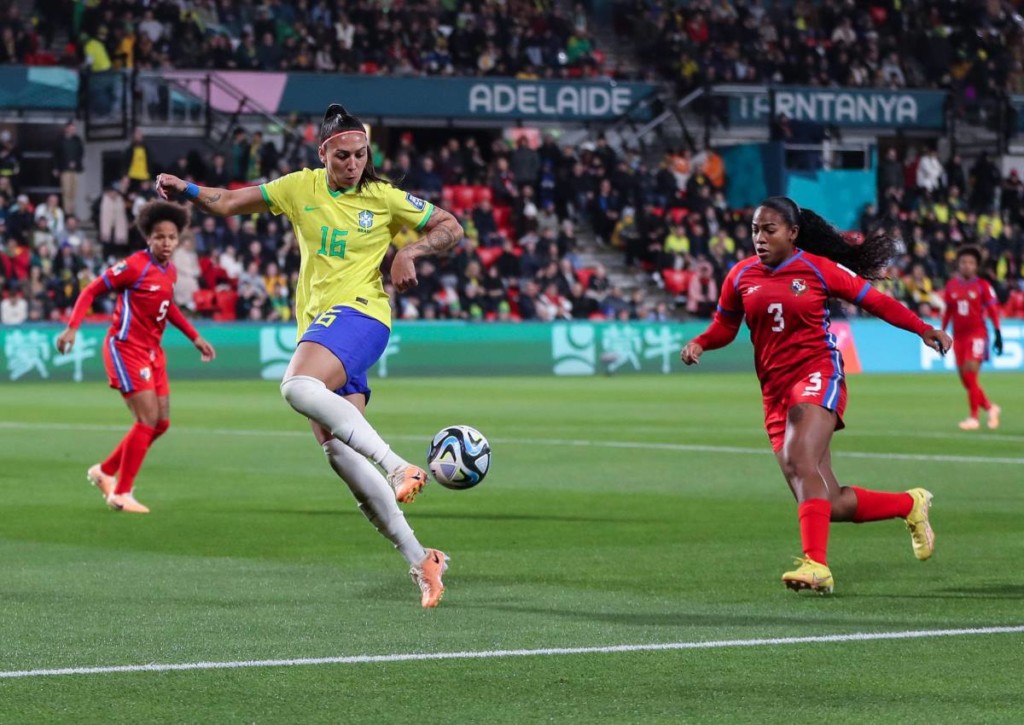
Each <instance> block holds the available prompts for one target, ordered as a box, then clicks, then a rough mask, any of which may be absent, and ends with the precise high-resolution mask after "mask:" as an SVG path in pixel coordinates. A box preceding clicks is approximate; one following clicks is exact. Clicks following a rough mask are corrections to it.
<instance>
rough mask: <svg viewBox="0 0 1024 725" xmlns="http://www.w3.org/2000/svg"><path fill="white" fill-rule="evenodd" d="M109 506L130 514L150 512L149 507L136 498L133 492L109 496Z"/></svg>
mask: <svg viewBox="0 0 1024 725" xmlns="http://www.w3.org/2000/svg"><path fill="white" fill-rule="evenodd" d="M107 506H109V507H110V508H112V509H114V510H115V511H124V512H125V513H129V514H148V513H149V509H148V508H146V507H145V506H143V505H142V504H141V503H139V502H138V501H136V500H135V497H134V496H132V495H131V493H114V494H111V495H110V496H107Z"/></svg>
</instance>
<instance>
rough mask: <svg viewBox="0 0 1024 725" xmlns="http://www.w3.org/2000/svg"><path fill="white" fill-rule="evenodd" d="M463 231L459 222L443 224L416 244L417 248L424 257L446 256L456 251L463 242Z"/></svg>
mask: <svg viewBox="0 0 1024 725" xmlns="http://www.w3.org/2000/svg"><path fill="white" fill-rule="evenodd" d="M453 221H454V220H453ZM461 231H462V229H461V227H460V226H459V224H458V222H455V223H454V224H449V223H447V222H442V223H441V224H438V225H437V226H436V227H434V228H433V229H431V230H430V231H429V232H427V233H426V234H425V235H423V237H421V238H420V240H419V241H418V242H416V244H415V247H416V249H417V250H418V251H420V252H421V253H422V254H424V255H434V254H445V253H447V252H450V251H451V250H452V249H454V248H455V247H456V246H457V245H458V243H459V242H460V241H461V240H462V235H461Z"/></svg>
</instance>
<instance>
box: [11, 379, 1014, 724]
mask: <svg viewBox="0 0 1024 725" xmlns="http://www.w3.org/2000/svg"><path fill="white" fill-rule="evenodd" d="M982 383H983V384H984V385H985V387H986V389H987V391H988V393H989V396H990V397H991V398H992V399H993V400H995V401H997V402H998V403H1000V405H1002V407H1003V410H1004V415H1003V417H1004V423H1003V427H1002V428H1001V429H1000V430H999V431H998V433H992V432H989V431H985V430H982V431H980V432H975V433H963V432H961V431H959V430H958V429H957V428H956V421H957V420H959V419H960V418H962V417H963V415H964V408H965V402H964V398H965V396H964V394H963V391H962V389H961V388H960V386H959V384H958V383H957V382H956V380H955V378H953V377H951V376H920V377H909V376H891V377H886V376H867V377H860V376H858V377H854V378H852V379H851V380H850V383H849V385H850V396H851V404H850V408H849V410H848V413H847V422H848V425H849V429H848V430H847V431H843V432H841V433H839V434H837V435H836V438H835V439H834V445H833V451H834V463H835V469H836V472H837V474H838V475H839V477H840V480H842V481H843V482H845V483H849V484H857V485H862V486H867V487H872V488H880V489H887V490H902V489H905V488H909V487H911V486H918V485H924V486H927V487H929V488H930V489H931V490H932V491H933V492H934V493H935V508H934V509H933V521H934V524H935V528H936V533H937V552H936V555H935V557H934V558H933V560H931V561H929V562H926V563H923V564H922V563H920V562H918V561H916V560H915V559H914V557H913V555H912V553H911V550H910V541H909V536H908V534H907V533H906V531H905V530H904V528H903V526H902V524H901V523H900V522H881V523H875V524H867V525H860V526H855V525H852V524H842V525H837V526H835V527H833V529H832V538H831V546H830V556H829V559H830V564H831V565H832V570H833V573H834V574H835V577H836V595H834V596H833V597H830V598H823V597H813V596H798V595H795V594H793V593H791V592H788V591H786V590H785V589H784V588H783V587H782V585H781V583H780V582H779V576H780V574H781V573H782V571H784V570H785V569H786V568H788V565H789V563H790V557H791V556H794V555H797V554H799V535H798V529H797V522H796V509H795V505H794V503H793V502H792V499H791V497H790V495H789V493H788V490H787V489H786V485H785V483H784V481H783V480H782V477H781V475H780V474H779V472H778V469H777V466H776V465H775V462H774V459H773V457H772V456H771V454H770V449H769V447H768V444H767V440H766V439H765V436H764V433H763V431H762V429H761V418H760V415H761V406H760V398H759V395H758V391H757V387H756V381H755V380H754V377H753V375H714V374H703V375H691V376H688V375H686V374H682V375H673V376H671V377H613V378H587V379H523V378H513V379H490V380H448V379H436V380H386V381H380V380H378V381H376V382H375V388H374V389H375V392H374V399H373V402H372V404H371V406H370V411H371V419H372V421H373V422H374V424H375V425H376V427H377V428H378V430H379V431H381V433H382V434H383V435H384V436H385V437H386V438H388V439H390V440H391V441H392V442H393V444H394V445H395V447H396V448H398V449H399V450H400V451H402V452H403V453H404V454H405V455H407V456H408V457H412V458H413V459H414V460H421V459H422V458H423V455H424V453H425V451H426V446H427V442H428V441H429V439H430V437H431V436H432V435H433V433H434V432H435V431H436V430H438V429H440V428H441V427H443V426H445V425H449V424H452V423H467V424H470V425H474V426H476V427H478V428H479V429H481V430H482V431H483V432H484V433H485V434H486V435H487V436H488V437H489V439H490V441H491V444H492V447H493V449H494V457H493V466H492V470H491V472H490V474H489V476H488V478H487V480H486V481H485V482H484V483H483V484H482V485H481V486H480V487H479V488H477V489H473V490H470V491H463V492H454V491H448V490H445V489H443V488H441V487H439V486H437V485H436V484H431V485H430V486H428V488H427V489H426V491H425V493H424V494H423V495H422V496H421V497H420V498H419V499H418V500H417V501H416V502H415V503H414V504H412V505H411V506H409V507H407V509H406V513H407V515H408V518H409V520H410V522H411V523H412V525H413V527H414V528H415V529H416V532H417V534H418V535H419V537H420V539H421V541H423V543H424V544H425V545H427V546H434V547H438V548H441V549H443V550H445V551H447V552H448V553H449V554H450V555H451V557H452V564H451V569H450V570H449V573H448V575H447V576H446V579H445V580H446V583H447V585H448V591H447V593H446V595H445V600H444V601H443V602H442V604H441V606H440V608H439V609H437V610H435V611H422V610H420V608H419V604H418V592H417V590H416V589H415V587H414V585H413V584H412V583H411V582H410V581H409V579H408V577H407V575H406V573H405V566H404V562H403V561H402V559H401V557H400V556H399V555H398V554H397V553H396V552H395V551H393V550H392V549H391V548H390V545H388V544H387V542H386V541H385V540H384V539H382V538H381V537H380V536H379V535H378V534H377V533H376V532H375V531H373V529H372V528H371V527H370V525H369V524H368V523H367V522H366V521H365V519H364V518H363V517H362V515H361V514H360V513H359V512H358V510H357V509H356V507H355V504H354V502H353V500H352V498H351V496H350V494H349V493H348V491H347V489H346V488H345V487H344V485H343V484H342V483H341V482H340V481H339V480H337V479H336V478H334V475H333V473H332V472H331V471H330V469H329V467H328V466H327V464H326V461H325V460H324V458H323V454H322V453H321V452H320V450H319V447H318V446H317V445H316V443H315V442H314V441H313V439H312V436H311V435H309V433H308V429H307V428H306V427H305V424H304V422H303V421H302V420H301V419H300V418H299V416H297V415H295V414H294V413H293V412H291V411H290V410H289V409H288V408H287V406H286V405H285V404H284V402H283V401H282V400H281V399H280V397H279V395H278V394H277V390H276V386H274V385H273V384H265V383H243V382H238V383H224V382H217V383H184V382H177V383H174V386H173V391H172V416H171V418H172V427H171V430H170V431H169V433H168V434H167V435H166V436H165V437H164V438H163V439H161V440H160V441H159V442H158V443H157V444H156V446H155V447H154V448H153V450H152V451H151V452H150V455H149V457H148V459H147V461H146V464H145V466H144V468H143V471H142V473H141V475H140V476H139V479H138V481H137V484H138V497H139V498H140V500H142V501H143V502H145V503H146V504H147V505H149V506H150V507H152V509H153V513H152V514H151V515H149V516H129V515H124V514H115V513H113V512H109V511H107V510H106V509H105V507H104V505H103V502H102V501H101V499H100V497H99V494H98V493H97V492H96V491H95V489H93V488H92V487H90V486H89V485H88V484H87V483H86V482H85V469H86V468H87V467H88V466H89V465H90V464H92V463H95V462H96V461H97V460H100V459H101V458H102V457H103V456H104V455H105V454H106V453H107V451H108V450H109V449H110V448H111V447H112V446H113V445H114V444H115V443H116V441H117V440H118V438H119V437H120V435H121V434H122V433H123V431H124V430H126V429H127V425H128V413H127V411H126V410H125V408H124V406H123V405H122V404H121V402H120V401H119V400H118V396H117V395H116V394H115V393H113V392H112V391H109V390H107V389H105V388H104V387H103V386H102V385H100V384H96V383H94V384H82V385H73V384H67V385H64V384H50V385H45V384H40V385H5V386H3V387H0V400H2V402H3V404H2V406H0V460H2V461H3V466H2V467H0V495H2V496H3V500H4V503H5V505H4V509H5V511H4V515H3V524H2V527H0V562H2V563H0V567H2V572H3V575H2V577H0V643H2V647H0V720H2V721H3V722H5V723H7V722H57V721H60V722H76V723H84V722H97V723H99V722H103V723H110V722H204V723H214V722H216V723H234V722H258V723H278V722H280V723H296V722H303V723H310V722H323V723H338V722H345V723H358V722H372V723H387V722H403V721H404V722H422V723H435V722H436V723H452V722H459V723H462V722H467V723H468V722H479V723H484V722H486V723H492V722H502V723H525V722H557V723H567V722H580V723H596V722H607V723H625V722H644V723H647V722H716V721H721V722H752V723H754V722H756V723H762V722H793V721H797V720H801V719H810V718H813V719H815V720H827V721H829V722H952V721H964V722H987V723H988V722H1007V723H1016V722H1020V721H1021V720H1024V700H1022V698H1021V696H1020V691H1021V690H1020V688H1021V686H1020V675H1021V672H1022V671H1024V634H1022V633H1020V632H1019V631H1018V632H1011V633H997V634H979V635H966V636H964V635H959V636H935V637H928V638H917V639H893V640H879V641H875V640H869V641H854V642H826V641H817V642H802V643H788V644H787V643H783V642H778V641H775V642H771V641H767V642H764V641H762V642H761V643H759V644H752V645H751V646H745V647H737V646H722V647H720V648H709V649H675V650H654V651H644V650H638V651H618V652H614V653H601V652H592V651H583V652H577V653H575V654H548V655H542V654H535V655H528V656H507V655H506V656H493V657H489V658H486V659H482V658H458V659H440V660H433V661H430V660H427V661H423V660H411V661H402V660H400V659H395V658H392V659H391V660H386V661H369V662H366V661H358V662H336V663H320V664H297V663H293V664H290V665H285V664H277V665H273V666H259V667H257V666H246V667H240V668H237V669H222V668H219V667H218V668H214V669H182V670H176V671H158V672H147V671H132V670H131V669H129V671H120V672H96V673H91V674H59V675H58V674H51V675H45V674H35V675H32V676H26V677H17V678H15V677H11V676H10V674H11V673H15V672H25V671H36V670H46V669H55V668H94V667H107V666H128V667H129V668H132V667H136V668H137V667H139V666H142V665H147V664H150V663H157V664H160V665H182V666H185V667H195V666H196V663H203V662H207V663H210V662H212V663H243V662H248V663H252V662H253V661H258V660H266V661H279V660H289V659H300V658H314V659H315V658H334V657H345V656H359V655H382V656H391V655H405V654H422V653H458V652H461V653H491V654H494V653H495V652H496V651H499V650H533V649H550V648H584V649H585V648H593V647H603V646H618V645H625V646H633V647H638V648H640V647H645V646H649V645H655V644H665V643H699V642H704V643H706V642H723V643H725V642H732V641H735V640H776V639H778V638H788V637H820V636H829V635H847V634H856V633H886V632H906V631H922V630H961V629H965V628H978V627H993V626H996V627H998V626H1004V627H1005V626H1016V627H1019V626H1021V625H1024V606H1022V605H1024V580H1022V578H1021V571H1022V569H1021V565H1020V562H1021V560H1022V556H1024V537H1022V536H1021V520H1022V515H1024V465H1022V464H1024V378H1022V377H1021V376H1019V375H991V374H989V375H984V376H983V378H982Z"/></svg>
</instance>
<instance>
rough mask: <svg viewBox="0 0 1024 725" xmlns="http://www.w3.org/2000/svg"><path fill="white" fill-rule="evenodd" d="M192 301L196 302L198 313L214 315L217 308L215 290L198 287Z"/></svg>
mask: <svg viewBox="0 0 1024 725" xmlns="http://www.w3.org/2000/svg"><path fill="white" fill-rule="evenodd" d="M192 302H193V303H195V306H196V313H197V314H200V315H212V314H213V312H214V310H216V309H217V303H216V300H215V299H214V293H213V290H210V289H197V290H196V291H195V292H193V293H192Z"/></svg>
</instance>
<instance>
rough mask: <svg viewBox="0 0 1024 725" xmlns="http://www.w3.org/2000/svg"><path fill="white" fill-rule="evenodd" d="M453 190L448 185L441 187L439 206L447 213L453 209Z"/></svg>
mask: <svg viewBox="0 0 1024 725" xmlns="http://www.w3.org/2000/svg"><path fill="white" fill-rule="evenodd" d="M453 189H454V187H453V186H451V185H450V184H449V185H448V186H443V187H441V206H442V207H444V208H445V209H448V210H449V211H451V210H452V209H454V208H455V192H454V191H453Z"/></svg>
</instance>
